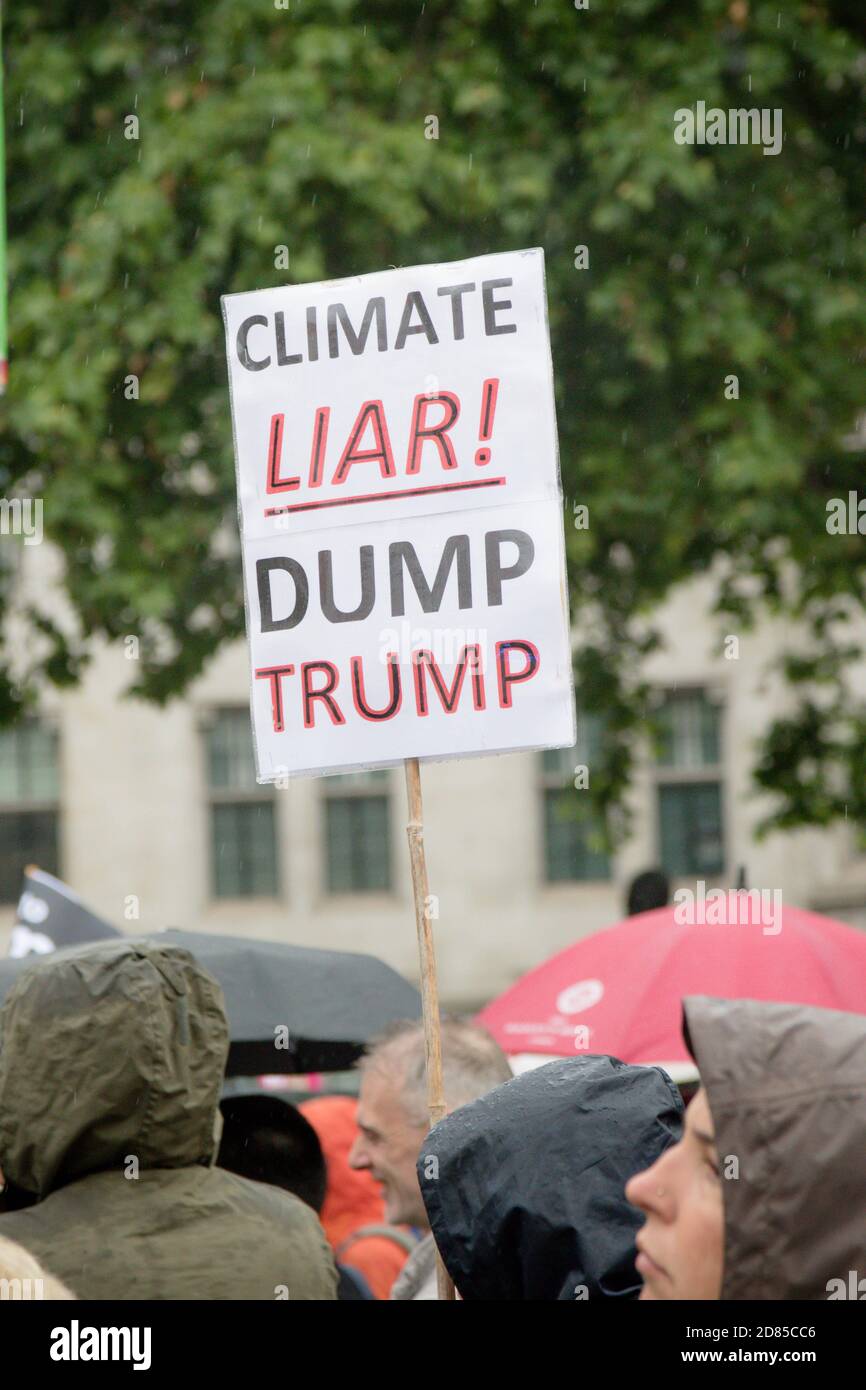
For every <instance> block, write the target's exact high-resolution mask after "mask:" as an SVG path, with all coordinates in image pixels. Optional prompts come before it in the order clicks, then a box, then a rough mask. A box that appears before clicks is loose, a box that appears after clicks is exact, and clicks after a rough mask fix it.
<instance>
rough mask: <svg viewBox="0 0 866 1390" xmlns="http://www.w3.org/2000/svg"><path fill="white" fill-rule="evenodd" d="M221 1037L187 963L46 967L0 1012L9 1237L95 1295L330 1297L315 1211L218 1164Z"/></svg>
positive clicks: (78, 951)
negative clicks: (229, 1171)
mask: <svg viewBox="0 0 866 1390" xmlns="http://www.w3.org/2000/svg"><path fill="white" fill-rule="evenodd" d="M228 1046H229V1037H228V1025H227V1022H226V1016H225V1009H224V1006H223V997H222V990H221V989H220V987H219V985H218V984H217V982H216V981H215V980H214V979H213V978H212V976H211V975H209V974H208V973H207V971H205V970H203V969H202V968H201V966H200V965H199V964H198V963H197V962H196V961H195V960H194V959H193V957H192V956H191V955H190V953H189V952H188V951H186V950H184V949H183V948H181V947H178V946H172V945H168V944H165V945H163V944H156V943H154V942H147V941H134V940H117V941H114V940H113V941H104V942H99V943H97V944H95V945H89V946H79V947H73V948H71V949H69V950H67V951H61V952H58V953H57V954H56V955H52V956H50V957H48V958H43V959H42V960H40V961H39V962H38V963H37V964H35V965H33V966H32V967H30V968H28V969H27V970H26V971H25V972H24V973H23V974H22V976H21V978H20V979H19V980H17V981H16V983H15V985H14V987H13V988H12V990H11V991H10V993H9V994H8V996H7V998H6V1000H5V1002H4V1004H3V1008H2V1009H0V1168H2V1170H3V1174H4V1178H5V1182H6V1190H5V1191H4V1193H3V1198H2V1202H0V1212H2V1211H5V1214H0V1237H2V1236H5V1237H8V1238H9V1239H10V1240H14V1241H18V1242H19V1243H20V1244H21V1245H23V1246H24V1247H25V1249H27V1250H29V1251H30V1252H31V1253H32V1254H33V1255H34V1256H36V1258H37V1259H39V1260H40V1261H41V1262H43V1263H44V1264H45V1266H46V1267H47V1268H48V1269H50V1270H51V1272H52V1274H54V1275H56V1276H57V1277H58V1278H59V1279H61V1280H63V1282H64V1283H65V1284H66V1285H68V1287H69V1288H70V1289H71V1290H72V1292H73V1293H74V1294H76V1295H77V1296H78V1297H79V1298H87V1299H187V1298H189V1299H279V1298H285V1299H290V1300H292V1301H296V1300H298V1299H307V1300H309V1299H328V1300H330V1299H333V1298H335V1296H336V1271H335V1268H334V1261H333V1258H332V1256H331V1252H330V1248H329V1246H328V1244H327V1241H326V1240H325V1236H324V1232H323V1231H322V1229H321V1226H320V1224H319V1222H318V1220H317V1218H316V1216H315V1214H314V1212H313V1211H311V1210H310V1208H309V1207H307V1206H305V1205H304V1203H303V1202H301V1201H299V1200H298V1199H297V1198H296V1197H293V1196H290V1194H289V1193H287V1192H283V1191H280V1190H279V1189H278V1188H275V1187H270V1186H266V1185H265V1184H263V1183H258V1182H250V1181H248V1180H247V1179H245V1178H241V1177H237V1176H236V1175H235V1174H234V1173H228V1172H226V1171H225V1170H224V1169H222V1168H217V1167H215V1166H214V1164H215V1158H216V1152H217V1144H218V1139H219V1128H220V1119H219V1108H218V1107H219V1097H220V1088H221V1085H222V1080H223V1073H224V1071H225V1063H226V1057H227V1055H228Z"/></svg>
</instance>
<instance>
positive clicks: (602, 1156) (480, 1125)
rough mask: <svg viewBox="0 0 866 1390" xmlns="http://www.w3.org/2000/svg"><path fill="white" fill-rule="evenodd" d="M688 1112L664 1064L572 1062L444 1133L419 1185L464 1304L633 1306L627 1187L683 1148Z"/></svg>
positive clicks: (433, 1143) (465, 1114) (424, 1162)
mask: <svg viewBox="0 0 866 1390" xmlns="http://www.w3.org/2000/svg"><path fill="white" fill-rule="evenodd" d="M682 1111H683V1106H682V1101H681V1100H680V1096H679V1092H678V1091H677V1088H676V1086H675V1085H674V1084H673V1082H672V1081H671V1079H670V1077H669V1076H668V1075H667V1074H666V1073H665V1072H663V1071H662V1070H661V1069H660V1068H658V1067H633V1066H626V1065H625V1063H623V1062H620V1061H617V1059H616V1058H614V1057H604V1056H598V1057H568V1058H563V1059H562V1060H560V1061H556V1062H550V1063H548V1064H547V1065H546V1066H542V1067H538V1068H536V1069H535V1070H534V1071H530V1072H525V1073H524V1074H523V1075H522V1076H517V1077H514V1079H513V1080H511V1081H508V1082H506V1083H505V1085H503V1086H498V1087H497V1088H496V1090H495V1091H491V1092H490V1093H489V1094H488V1095H486V1096H482V1097H481V1099H480V1100H476V1101H473V1102H472V1104H470V1105H464V1106H463V1107H462V1108H461V1109H459V1110H456V1111H454V1113H453V1114H451V1115H448V1116H447V1117H446V1118H445V1119H444V1120H442V1121H441V1122H440V1123H439V1124H438V1125H436V1127H435V1128H434V1129H433V1130H432V1131H431V1133H430V1134H429V1135H428V1136H427V1138H426V1140H425V1141H424V1144H423V1145H422V1149H421V1156H420V1158H419V1160H418V1180H419V1182H420V1184H421V1192H422V1195H423V1198H424V1202H425V1205H426V1207H427V1214H428V1216H429V1219H430V1226H431V1229H432V1231H433V1235H434V1237H435V1239H436V1244H437V1246H438V1247H439V1253H440V1254H441V1256H442V1260H443V1262H444V1264H445V1267H446V1269H447V1270H448V1273H449V1274H450V1275H451V1278H452V1279H453V1280H454V1284H455V1287H456V1288H457V1291H458V1293H459V1294H460V1296H461V1298H464V1299H467V1300H468V1299H488V1300H501V1299H515V1300H518V1299H519V1300H541V1299H547V1300H574V1299H578V1300H594V1299H599V1298H637V1296H638V1294H639V1292H640V1279H639V1278H638V1276H637V1274H636V1272H635V1266H634V1256H635V1249H634V1238H635V1233H636V1231H637V1229H638V1227H639V1225H640V1220H639V1218H638V1216H637V1213H636V1212H635V1211H634V1209H633V1208H632V1207H631V1206H630V1205H629V1203H628V1202H627V1201H626V1199H625V1195H624V1191H623V1189H624V1187H625V1183H626V1181H627V1180H628V1179H629V1178H630V1177H631V1176H632V1174H633V1173H636V1172H637V1171H638V1170H639V1169H641V1168H643V1167H645V1166H646V1165H647V1164H648V1163H651V1162H653V1161H654V1160H655V1159H656V1158H657V1157H658V1155H659V1154H661V1153H663V1152H664V1151H665V1150H666V1149H667V1148H668V1146H669V1145H671V1144H674V1143H675V1142H676V1141H677V1139H678V1138H679V1135H680V1130H681V1126H682Z"/></svg>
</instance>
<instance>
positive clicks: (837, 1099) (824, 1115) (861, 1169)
mask: <svg viewBox="0 0 866 1390" xmlns="http://www.w3.org/2000/svg"><path fill="white" fill-rule="evenodd" d="M684 1012H685V1033H686V1041H687V1042H688V1045H689V1047H690V1049H691V1051H692V1054H693V1056H694V1058H695V1062H696V1063H697V1066H698V1070H699V1071H700V1074H701V1081H702V1083H703V1085H704V1087H705V1089H706V1093H707V1100H708V1103H709V1107H710V1112H711V1114H712V1117H713V1125H714V1128H715V1133H716V1150H717V1152H718V1155H719V1159H720V1164H721V1167H722V1170H723V1171H724V1170H725V1167H726V1166H729V1167H730V1170H731V1171H732V1172H733V1171H736V1172H737V1177H736V1179H733V1178H730V1179H728V1180H724V1181H723V1192H724V1204H725V1257H724V1276H723V1280H722V1293H721V1297H722V1298H723V1299H754V1298H762V1299H763V1298H772V1299H826V1298H829V1297H831V1296H836V1297H841V1296H848V1297H850V1296H851V1295H850V1293H848V1294H844V1295H843V1294H840V1293H838V1292H837V1289H838V1288H839V1285H838V1284H837V1285H833V1284H831V1281H832V1280H841V1281H843V1283H844V1286H845V1287H846V1288H849V1287H850V1283H851V1282H852V1281H851V1279H850V1274H851V1271H859V1272H860V1275H861V1276H862V1275H863V1274H866V1018H864V1017H862V1016H861V1015H859V1014H847V1013H838V1012H836V1011H835V1010H832V1009H816V1008H807V1007H806V1006H804V1005H799V1004H767V1003H758V1002H755V1001H753V1000H743V999H740V1000H726V999H710V998H706V997H702V996H696V997H694V998H689V999H686V1000H684ZM730 1157H735V1158H736V1159H737V1168H736V1170H735V1169H734V1168H733V1165H727V1164H726V1161H727V1160H728V1159H729V1158H730ZM855 1282H856V1281H855Z"/></svg>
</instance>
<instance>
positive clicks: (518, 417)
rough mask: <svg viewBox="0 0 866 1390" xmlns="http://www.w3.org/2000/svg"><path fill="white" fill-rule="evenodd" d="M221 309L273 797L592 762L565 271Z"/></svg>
mask: <svg viewBox="0 0 866 1390" xmlns="http://www.w3.org/2000/svg"><path fill="white" fill-rule="evenodd" d="M222 303H223V315H224V318H225V325H226V347H227V353H228V361H229V380H230V390H231V400H232V419H233V425H234V435H235V457H236V461H237V481H238V503H239V512H240V519H241V533H242V542H243V565H244V585H245V595H246V610H247V632H248V636H249V648H250V664H251V682H252V693H251V707H252V717H253V729H254V735H255V745H256V762H257V769H258V779H259V781H260V782H273V781H276V780H279V779H280V778H282V777H285V776H289V775H292V774H295V773H313V772H344V771H348V770H351V769H353V768H358V767H381V766H387V765H389V764H392V763H395V762H399V761H401V760H402V759H404V758H409V757H419V758H448V757H465V756H467V755H469V754H478V753H494V752H505V751H508V750H513V749H521V748H549V747H565V746H570V745H571V744H573V743H574V715H573V694H572V675H571V653H570V643H569V633H568V606H567V588H566V581H565V556H564V542H563V525H562V496H561V490H560V484H559V465H558V454H557V441H556V420H555V414H554V403H553V372H552V364H551V357H550V343H549V338H548V331H547V313H546V302H545V290H544V253H543V252H542V251H541V250H528V251H514V252H506V253H502V254H496V255H491V256H479V257H477V258H475V259H473V260H469V261H458V262H452V263H450V264H441V265H425V266H414V267H410V268H406V269H400V270H386V271H382V272H380V273H377V274H373V275H362V276H358V277H356V278H353V279H351V280H331V281H327V282H323V283H321V284H312V285H286V286H282V287H281V288H279V289H271V290H255V291H251V292H249V293H244V294H233V295H226V296H224V297H223V301H222Z"/></svg>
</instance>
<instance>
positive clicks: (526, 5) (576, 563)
mask: <svg viewBox="0 0 866 1390" xmlns="http://www.w3.org/2000/svg"><path fill="white" fill-rule="evenodd" d="M283 3H284V0H175V2H172V0H135V3H133V2H132V0H116V2H115V3H113V4H111V5H105V4H104V3H96V0H54V3H52V4H50V5H45V4H36V3H34V0H17V3H16V4H15V5H14V6H11V7H9V11H8V16H7V19H6V33H5V48H6V66H7V94H6V120H7V134H8V141H7V143H8V181H9V218H10V239H11V240H10V254H9V263H10V278H11V312H10V339H11V381H10V393H9V396H8V397H7V399H6V402H5V403H4V405H3V409H2V423H0V469H2V485H3V487H4V488H5V491H6V495H10V493H11V491H12V490H13V489H16V488H17V489H19V490H23V491H26V492H28V493H29V494H30V495H36V496H42V497H44V499H45V526H46V534H47V535H48V537H49V538H50V539H51V540H52V541H54V542H55V543H56V544H57V545H58V546H59V547H60V549H61V551H62V553H63V556H64V560H65V566H66V581H65V582H66V586H67V589H68V592H69V595H70V597H71V600H72V604H73V606H74V611H75V614H76V620H77V624H78V631H77V632H76V633H75V634H71V635H70V634H69V633H67V632H65V631H61V625H60V624H58V623H57V622H56V621H55V620H54V618H53V617H52V615H51V613H50V612H49V611H47V610H46V609H43V611H42V612H41V613H39V612H33V613H32V615H31V622H32V624H33V632H34V640H33V644H32V657H31V661H30V669H29V674H28V676H27V677H26V678H24V679H21V678H20V677H18V678H16V679H13V678H12V676H11V674H10V672H9V670H8V669H7V670H6V672H5V677H4V679H5V686H4V695H3V700H2V705H3V707H4V708H5V711H6V713H7V714H11V713H14V711H15V709H17V708H18V707H20V704H21V702H22V701H25V700H26V699H27V698H28V692H29V690H30V689H31V688H32V687H33V685H34V683H37V682H38V680H39V678H40V675H45V674H47V675H48V677H49V678H50V679H52V680H53V681H55V682H63V681H74V680H75V679H76V678H77V675H78V673H79V671H80V669H81V666H82V662H83V661H84V660H86V653H87V648H88V643H89V642H90V641H91V639H93V638H94V637H96V636H102V637H107V638H108V639H115V640H117V639H120V638H121V637H122V636H123V635H125V634H127V633H137V634H139V635H140V637H141V644H142V646H141V650H142V661H141V663H140V675H139V680H138V685H137V686H136V689H137V691H138V692H139V693H141V694H142V695H144V696H147V697H149V698H153V699H156V700H160V701H163V700H166V699H168V698H170V697H171V696H172V695H174V694H176V693H178V692H180V691H182V690H183V689H184V687H185V686H186V685H187V683H188V682H189V681H190V680H191V679H192V678H193V677H194V676H195V675H196V673H197V672H199V671H200V670H201V668H202V666H203V664H204V663H205V662H206V661H207V660H208V658H209V657H210V656H211V655H212V654H213V653H214V652H215V651H216V650H217V648H218V647H219V646H220V645H221V644H222V643H223V642H225V641H226V640H228V639H230V638H235V637H237V636H238V635H239V634H240V633H241V632H242V630H243V606H242V597H241V586H240V565H239V556H238V547H237V533H236V524H235V522H234V519H233V513H234V473H233V461H232V443H231V427H230V418H229V405H228V394H227V383H226V369H225V363H224V355H223V340H222V323H221V317H220V311H219V296H220V294H222V293H225V292H228V291H233V290H241V289H249V288H253V287H259V286H264V285H271V284H277V283H280V282H282V281H297V282H300V281H305V280H315V279H319V278H322V277H329V276H342V275H347V274H356V273H359V272H363V271H369V270H376V269H380V268H382V267H384V266H388V265H392V264H396V265H399V264H413V263H416V262H422V261H431V260H440V259H441V260H447V259H456V258H461V257H465V256H471V255H475V254H480V253H482V252H487V251H495V250H500V249H507V248H512V247H517V246H524V245H541V246H543V247H544V249H545V252H546V256H547V267H548V294H549V300H550V318H551V329H552V335H553V345H554V360H555V364H556V374H557V396H558V413H559V426H560V436H561V450H562V468H563V481H564V488H565V492H566V494H567V502H568V515H567V518H566V529H567V536H568V552H569V564H570V585H571V594H572V601H573V613H574V616H575V618H576V619H577V620H578V622H579V624H580V625H581V630H582V632H583V633H584V637H583V639H582V645H581V649H580V651H579V654H578V658H577V672H578V677H579V683H580V688H581V698H582V700H583V701H584V702H585V703H587V704H588V705H589V706H591V707H594V708H599V709H602V710H603V711H604V713H605V716H606V722H607V730H608V738H607V740H606V752H605V756H604V763H603V766H600V767H599V768H597V769H596V768H594V769H593V778H592V783H591V790H592V795H593V797H594V798H595V799H596V801H597V803H598V804H599V805H602V806H608V807H612V806H614V805H616V804H617V803H618V801H619V799H620V796H621V792H622V789H623V787H624V785H625V783H626V782H627V779H628V777H629V772H630V766H631V759H632V756H633V751H632V750H633V747H634V742H635V735H636V733H637V732H638V731H639V730H641V729H645V728H646V727H648V724H647V721H648V718H649V707H648V701H647V692H646V690H645V689H644V687H643V685H642V682H641V677H640V665H641V660H642V658H643V656H644V655H645V653H646V652H647V651H648V650H650V649H651V648H652V647H653V645H654V644H655V643H656V642H657V638H656V637H655V635H654V633H653V624H652V613H653V609H654V607H655V606H656V605H657V604H658V603H659V601H660V600H662V599H663V598H664V597H665V595H666V594H667V593H668V592H669V590H670V588H671V586H672V585H675V584H677V583H678V582H680V581H682V580H683V579H684V578H687V577H689V576H693V575H696V574H700V573H701V572H704V571H707V570H708V569H709V567H710V566H713V567H714V571H715V572H716V573H717V575H718V591H719V614H720V628H719V632H720V634H721V633H724V632H730V631H737V632H739V631H743V630H744V629H745V627H746V626H747V625H748V624H749V623H750V622H752V621H753V620H754V619H755V618H756V617H757V616H759V615H760V614H761V613H763V612H767V611H773V612H776V613H779V614H782V615H787V616H789V617H790V618H791V619H792V622H793V621H796V622H797V623H802V624H805V629H806V631H807V632H808V633H809V641H808V643H807V644H806V648H805V650H807V651H808V653H809V656H808V659H804V658H803V657H802V655H800V656H799V657H791V658H790V659H789V660H788V661H787V664H786V671H785V674H786V676H787V678H788V680H789V681H790V683H791V690H792V698H791V709H790V714H789V716H788V717H787V718H786V720H785V722H784V723H782V724H780V725H777V726H776V727H775V728H774V729H773V730H771V731H770V733H769V736H768V738H767V741H766V744H765V747H764V748H763V749H762V750H759V753H758V762H757V774H758V779H759V782H760V783H761V784H762V785H763V786H764V787H765V788H767V789H769V790H772V791H774V792H776V793H777V805H778V814H777V821H778V823H779V824H784V825H794V824H798V823H801V822H803V821H811V822H819V823H827V822H829V821H831V820H832V819H834V818H835V817H837V816H838V815H840V814H843V813H844V807H845V806H846V805H847V806H848V814H849V815H851V816H859V817H860V818H861V819H863V820H864V821H866V792H864V786H866V781H864V777H863V772H864V728H866V709H864V706H863V705H862V704H858V703H857V701H856V699H855V698H854V697H853V695H852V694H851V692H850V691H849V690H848V683H849V680H850V668H851V660H852V655H853V656H855V657H856V655H857V646H856V642H854V641H853V640H852V638H851V635H850V632H848V631H847V630H846V629H847V628H848V626H849V624H850V622H851V620H852V619H856V618H857V617H858V616H859V615H860V614H861V613H862V607H863V599H864V586H866V570H864V567H863V565H862V562H861V556H862V546H863V541H862V539H861V538H860V537H859V536H857V535H853V536H848V535H829V534H828V533H827V530H826V527H825V520H826V511H825V508H826V503H827V500H828V498H830V497H832V496H844V495H847V491H848V489H849V488H856V487H857V486H858V484H859V483H860V482H861V473H862V451H860V452H857V451H852V450H851V449H846V448H844V447H843V446H842V443H841V441H842V438H843V436H844V435H845V434H846V433H850V431H851V430H852V428H853V425H854V421H855V419H856V418H857V416H858V415H859V414H860V413H861V412H862V411H863V408H864V378H863V370H862V367H863V337H864V335H863V321H864V320H863V285H864V278H866V277H864V270H866V233H864V222H866V218H864V198H866V194H864V189H866V181H864V178H863V162H864V152H866V116H864V114H863V111H864V106H863V98H864V89H866V46H864V41H863V33H862V16H861V15H860V13H859V7H858V6H855V5H854V4H853V3H851V4H841V3H838V4H833V3H820V0H815V3H810V4H806V3H803V4H800V3H798V4H788V5H782V4H781V3H780V4H769V3H764V4H748V3H746V0H733V3H731V2H730V0H729V2H728V3H725V2H724V0H678V2H677V3H675V2H674V0H621V3H619V4H602V3H598V4H596V3H595V0H592V2H591V4H590V6H589V8H588V9H579V8H577V7H575V6H574V5H572V4H570V3H568V0H535V3H533V2H532V0H462V3H460V4H454V3H453V2H452V0H427V3H426V4H423V5H422V4H421V3H420V2H419V3H417V4H414V5H413V4H411V3H407V0H390V3H389V2H388V0H289V3H288V4H287V5H286V7H285V8H282V7H280V8H278V5H279V6H282V4H283ZM698 100H702V101H705V102H706V103H707V106H719V107H722V108H725V109H727V108H729V107H748V106H758V107H769V108H776V107H778V108H781V109H782V112H783V118H784V132H785V143H784V148H783V150H782V152H781V153H780V154H778V155H776V156H767V155H764V154H763V152H762V148H761V147H760V146H759V145H738V146H735V145H719V146H708V145H705V146H700V145H695V146H683V145H678V144H676V143H675V141H674V138H673V132H674V112H675V111H676V110H677V108H680V107H686V106H693V105H694V104H695V103H696V102H697V101H698ZM429 115H435V116H436V117H437V118H438V122H439V138H438V139H436V140H432V139H426V138H425V118H426V117H427V116H429ZM131 117H134V118H136V119H137V123H138V132H137V133H138V138H137V139H130V138H127V135H128V134H129V133H131V132H133V131H134V129H135V124H136V122H135V120H130V118H131ZM279 245H285V246H287V247H288V249H289V268H288V269H287V270H282V269H280V270H277V269H275V248H276V247H277V246H279ZM581 245H585V246H587V247H588V249H589V267H588V268H587V269H578V268H576V267H575V258H576V257H575V247H577V246H581ZM730 374H733V375H736V376H737V377H738V380H739V398H738V399H727V398H726V395H725V378H726V376H728V375H730ZM131 377H136V378H137V379H138V382H139V396H138V399H135V398H129V397H130V394H131V393H132V392H134V389H135V388H134V384H133V385H130V383H129V378H131ZM574 503H581V504H585V505H587V506H588V508H589V514H590V524H589V527H588V528H587V529H583V530H579V529H576V528H574V527H573V526H572V525H571V524H570V518H571V516H572V510H571V508H572V504H574ZM5 583H6V585H7V601H8V586H9V584H10V583H11V576H10V575H7V577H6V580H5ZM37 607H38V605H37ZM719 640H720V643H721V636H720V639H719ZM798 649H799V651H800V652H801V653H802V651H803V650H804V648H803V645H802V643H800V645H799V648H798ZM7 659H8V654H7Z"/></svg>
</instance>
